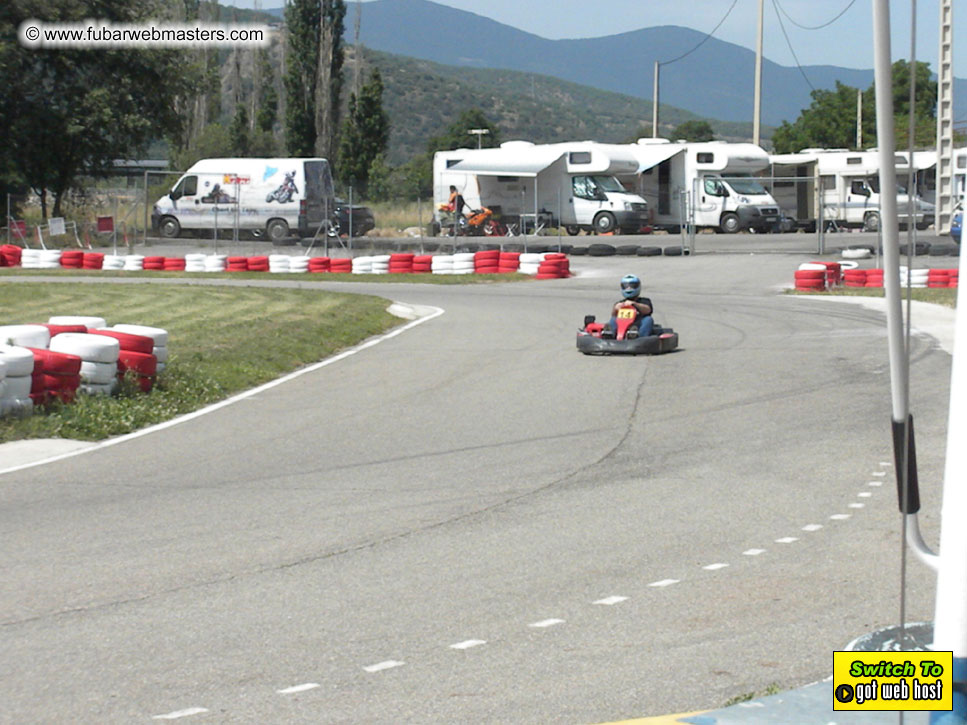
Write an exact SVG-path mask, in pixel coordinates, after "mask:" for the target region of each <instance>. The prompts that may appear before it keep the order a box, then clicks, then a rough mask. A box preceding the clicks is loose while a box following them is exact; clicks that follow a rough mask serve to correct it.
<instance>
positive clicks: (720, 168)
mask: <svg viewBox="0 0 967 725" xmlns="http://www.w3.org/2000/svg"><path fill="white" fill-rule="evenodd" d="M629 148H630V149H631V151H632V153H633V154H634V155H635V158H636V159H637V160H638V168H637V169H636V170H635V171H634V173H632V174H628V175H625V176H621V177H620V178H621V179H622V181H625V182H626V183H628V184H633V185H634V186H633V188H634V189H635V191H637V192H638V193H639V194H640V195H641V196H643V197H644V198H645V200H646V201H647V202H648V204H649V206H650V208H651V209H652V212H653V216H654V220H655V225H656V226H658V227H663V228H666V229H669V230H678V229H679V228H680V227H681V225H682V224H685V223H690V224H693V225H694V226H695V227H696V228H711V229H715V230H716V231H720V232H729V233H732V232H738V231H741V230H743V229H752V230H755V231H770V230H772V228H773V227H775V225H776V224H777V223H778V222H779V206H778V204H776V201H775V199H773V198H772V196H771V195H770V194H769V192H768V191H766V189H765V188H764V187H763V186H762V184H761V183H760V181H759V179H757V178H756V177H755V176H754V174H755V173H756V172H759V171H761V170H762V169H764V168H767V167H768V166H769V155H768V154H767V153H766V152H765V151H764V150H763V149H761V148H760V147H759V146H756V145H755V144H750V143H727V142H724V141H711V142H704V143H691V142H685V141H679V142H675V143H671V142H669V141H666V140H664V139H651V138H643V139H638V142H637V143H635V144H631V145H630V146H629Z"/></svg>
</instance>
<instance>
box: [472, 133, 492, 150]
mask: <svg viewBox="0 0 967 725" xmlns="http://www.w3.org/2000/svg"><path fill="white" fill-rule="evenodd" d="M467 133H469V134H472V135H473V136H476V137H477V148H478V149H479V148H480V147H481V143H480V139H481V138H483V137H484V136H485V135H486V134H488V133H490V129H489V128H471V129H469V130H468V131H467Z"/></svg>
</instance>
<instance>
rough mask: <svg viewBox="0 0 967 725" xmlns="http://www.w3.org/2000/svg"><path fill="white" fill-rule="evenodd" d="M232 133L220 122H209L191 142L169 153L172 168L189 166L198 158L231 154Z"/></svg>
mask: <svg viewBox="0 0 967 725" xmlns="http://www.w3.org/2000/svg"><path fill="white" fill-rule="evenodd" d="M232 153H233V152H232V135H231V133H230V132H229V130H228V129H227V128H225V127H224V126H223V125H222V124H220V123H210V124H208V125H207V126H205V128H204V129H202V131H201V133H199V134H198V136H197V137H196V138H194V139H193V140H192V142H191V143H190V144H189V145H188V146H187V147H185V148H184V149H181V150H179V151H176V152H175V153H173V154H171V166H172V168H174V169H179V170H184V169H188V168H190V167H191V166H192V165H193V164H194V163H195V162H196V161H198V160H199V159H217V158H224V157H227V156H232Z"/></svg>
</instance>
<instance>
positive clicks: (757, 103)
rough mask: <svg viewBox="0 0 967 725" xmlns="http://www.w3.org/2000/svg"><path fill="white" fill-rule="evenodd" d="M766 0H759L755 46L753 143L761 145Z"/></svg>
mask: <svg viewBox="0 0 967 725" xmlns="http://www.w3.org/2000/svg"><path fill="white" fill-rule="evenodd" d="M763 4H764V0H759V33H758V36H757V37H758V39H757V41H756V46H755V91H754V94H753V103H752V105H753V106H754V108H753V111H752V143H754V144H755V145H756V146H758V145H759V118H760V116H761V115H762V14H763V13H762V8H763Z"/></svg>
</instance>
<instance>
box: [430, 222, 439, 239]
mask: <svg viewBox="0 0 967 725" xmlns="http://www.w3.org/2000/svg"><path fill="white" fill-rule="evenodd" d="M427 233H428V234H429V235H430V236H431V237H438V236H440V222H438V221H432V222H430V224H429V226H428V227H427Z"/></svg>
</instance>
